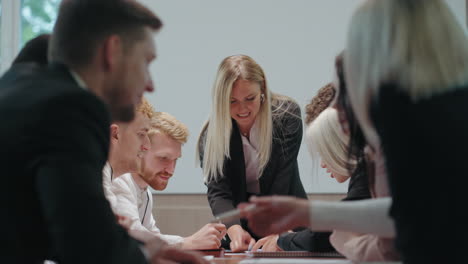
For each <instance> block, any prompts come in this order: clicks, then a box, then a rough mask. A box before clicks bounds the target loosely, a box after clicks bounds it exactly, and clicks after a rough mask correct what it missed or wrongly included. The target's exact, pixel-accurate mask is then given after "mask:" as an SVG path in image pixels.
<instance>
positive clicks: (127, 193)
mask: <svg viewBox="0 0 468 264" xmlns="http://www.w3.org/2000/svg"><path fill="white" fill-rule="evenodd" d="M122 177H124V175H122V176H120V177H119V178H117V179H115V180H114V181H113V182H112V192H113V193H114V195H115V196H116V203H115V205H114V206H113V207H114V208H113V209H114V213H115V214H118V215H121V216H125V217H127V218H128V219H129V221H130V223H131V224H130V226H129V227H128V228H129V229H131V230H140V231H146V232H150V230H148V229H146V228H145V227H144V226H143V225H142V224H141V219H140V214H139V212H138V201H137V197H136V195H135V194H134V193H133V192H132V191H131V188H130V186H129V185H128V183H127V182H126V181H124V179H123V178H122ZM151 233H153V234H155V235H158V234H160V233H161V232H160V231H159V229H157V228H155V229H153V230H152V231H151Z"/></svg>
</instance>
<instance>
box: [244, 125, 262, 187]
mask: <svg viewBox="0 0 468 264" xmlns="http://www.w3.org/2000/svg"><path fill="white" fill-rule="evenodd" d="M241 138H242V147H243V149H244V163H245V180H246V185H247V192H249V193H260V185H259V181H258V178H259V175H258V166H259V165H258V151H257V150H258V142H259V132H258V122H257V120H255V122H254V124H253V126H252V128H251V129H250V132H249V137H248V138H247V137H245V136H244V135H242V133H241ZM249 139H250V140H249Z"/></svg>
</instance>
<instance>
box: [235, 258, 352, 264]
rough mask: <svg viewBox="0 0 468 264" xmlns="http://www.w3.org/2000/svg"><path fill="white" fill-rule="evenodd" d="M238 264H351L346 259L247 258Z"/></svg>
mask: <svg viewBox="0 0 468 264" xmlns="http://www.w3.org/2000/svg"><path fill="white" fill-rule="evenodd" d="M239 263H240V264H284V263H288V264H352V263H353V262H351V261H350V260H346V259H313V258H249V259H244V260H242V261H241V262H239Z"/></svg>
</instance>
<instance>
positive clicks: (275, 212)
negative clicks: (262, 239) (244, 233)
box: [228, 196, 310, 236]
mask: <svg viewBox="0 0 468 264" xmlns="http://www.w3.org/2000/svg"><path fill="white" fill-rule="evenodd" d="M249 204H254V205H255V206H256V208H255V209H254V210H248V211H244V210H243V209H244V208H246V207H247V206H248V205H249ZM238 208H239V209H240V211H241V217H243V218H245V219H247V220H248V221H249V227H250V229H252V231H253V232H255V233H256V234H258V235H261V236H267V235H270V234H280V233H283V232H285V231H288V230H291V229H294V228H296V227H308V226H310V216H309V201H308V200H306V199H299V198H295V197H291V196H269V197H252V198H250V202H249V203H241V204H239V206H238ZM228 233H229V232H228Z"/></svg>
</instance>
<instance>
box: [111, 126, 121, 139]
mask: <svg viewBox="0 0 468 264" xmlns="http://www.w3.org/2000/svg"><path fill="white" fill-rule="evenodd" d="M119 136H120V135H119V125H117V124H111V126H110V138H111V140H119Z"/></svg>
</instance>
